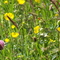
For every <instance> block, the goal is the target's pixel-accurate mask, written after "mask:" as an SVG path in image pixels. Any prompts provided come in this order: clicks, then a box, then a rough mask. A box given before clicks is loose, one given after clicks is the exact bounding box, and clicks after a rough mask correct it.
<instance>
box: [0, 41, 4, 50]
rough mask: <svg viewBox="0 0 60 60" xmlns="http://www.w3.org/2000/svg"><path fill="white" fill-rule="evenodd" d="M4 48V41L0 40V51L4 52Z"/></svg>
mask: <svg viewBox="0 0 60 60" xmlns="http://www.w3.org/2000/svg"><path fill="white" fill-rule="evenodd" d="M3 48H4V41H3V40H0V50H2V49H3Z"/></svg>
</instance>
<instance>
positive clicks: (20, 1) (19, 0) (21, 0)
mask: <svg viewBox="0 0 60 60" xmlns="http://www.w3.org/2000/svg"><path fill="white" fill-rule="evenodd" d="M17 1H18V3H19V4H24V3H25V0H17Z"/></svg>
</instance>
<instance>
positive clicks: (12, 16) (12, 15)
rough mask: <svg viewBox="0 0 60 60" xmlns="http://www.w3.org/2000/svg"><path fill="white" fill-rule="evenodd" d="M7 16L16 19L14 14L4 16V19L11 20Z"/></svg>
mask: <svg viewBox="0 0 60 60" xmlns="http://www.w3.org/2000/svg"><path fill="white" fill-rule="evenodd" d="M7 16H9V17H10V18H11V19H13V18H14V14H13V13H5V14H4V18H5V19H6V20H9V19H8V17H7Z"/></svg>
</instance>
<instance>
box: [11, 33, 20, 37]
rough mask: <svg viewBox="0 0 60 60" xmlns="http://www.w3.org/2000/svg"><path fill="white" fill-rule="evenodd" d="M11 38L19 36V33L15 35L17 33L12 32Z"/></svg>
mask: <svg viewBox="0 0 60 60" xmlns="http://www.w3.org/2000/svg"><path fill="white" fill-rule="evenodd" d="M11 36H12V37H14V38H16V37H18V36H19V33H17V32H12V33H11Z"/></svg>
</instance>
